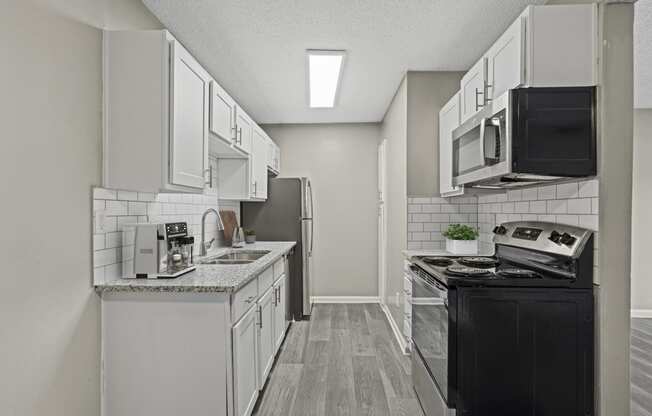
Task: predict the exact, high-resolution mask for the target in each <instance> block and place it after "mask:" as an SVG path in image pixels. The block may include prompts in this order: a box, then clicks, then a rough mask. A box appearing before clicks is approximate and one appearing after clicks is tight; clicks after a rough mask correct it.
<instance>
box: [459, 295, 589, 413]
mask: <svg viewBox="0 0 652 416" xmlns="http://www.w3.org/2000/svg"><path fill="white" fill-rule="evenodd" d="M458 290H459V292H458V293H459V303H458V308H459V309H458V338H457V339H458V343H457V345H458V347H457V352H458V355H457V360H458V383H457V385H458V396H457V397H458V401H457V411H458V415H463V416H471V415H473V416H475V415H486V414H491V415H494V414H496V415H505V416H520V415H526V414H540V415H558V416H576V415H593V414H594V412H593V390H594V385H593V365H594V362H593V294H592V292H591V290H563V289H506V288H501V289H468V288H460V289H458ZM498 374H499V375H500V376H499V377H497V376H496V375H498ZM560 397H564V400H560V399H559V398H560Z"/></svg>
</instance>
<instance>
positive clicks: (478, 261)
mask: <svg viewBox="0 0 652 416" xmlns="http://www.w3.org/2000/svg"><path fill="white" fill-rule="evenodd" d="M457 262H458V263H459V264H462V265H464V266H469V267H476V268H483V267H495V266H496V264H498V260H496V259H495V258H493V257H462V258H460V259H458V260H457Z"/></svg>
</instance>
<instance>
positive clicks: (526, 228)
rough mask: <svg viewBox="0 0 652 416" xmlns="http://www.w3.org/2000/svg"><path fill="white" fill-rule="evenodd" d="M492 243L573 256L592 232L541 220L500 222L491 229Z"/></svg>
mask: <svg viewBox="0 0 652 416" xmlns="http://www.w3.org/2000/svg"><path fill="white" fill-rule="evenodd" d="M493 232H494V238H493V240H494V243H496V244H504V245H509V246H515V247H524V248H529V249H533V250H538V251H542V252H548V253H555V254H562V255H565V256H574V255H576V254H577V253H579V252H580V251H581V250H582V248H583V247H584V244H585V243H586V242H587V241H588V239H589V238H590V237H591V235H592V234H593V232H592V231H591V230H587V229H584V228H580V227H576V226H572V225H567V224H555V223H549V222H542V221H514V222H506V223H502V224H500V225H498V226H496V228H494V230H493Z"/></svg>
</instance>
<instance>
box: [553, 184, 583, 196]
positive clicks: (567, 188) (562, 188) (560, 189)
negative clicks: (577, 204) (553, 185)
mask: <svg viewBox="0 0 652 416" xmlns="http://www.w3.org/2000/svg"><path fill="white" fill-rule="evenodd" d="M578 196H579V190H578V186H577V182H571V183H561V184H559V185H557V198H577V197H578Z"/></svg>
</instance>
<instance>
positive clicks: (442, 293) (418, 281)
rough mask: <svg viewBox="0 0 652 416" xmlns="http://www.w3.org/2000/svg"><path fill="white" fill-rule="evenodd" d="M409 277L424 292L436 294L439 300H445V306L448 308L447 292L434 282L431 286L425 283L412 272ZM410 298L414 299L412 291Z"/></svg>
mask: <svg viewBox="0 0 652 416" xmlns="http://www.w3.org/2000/svg"><path fill="white" fill-rule="evenodd" d="M410 275H411V276H412V282H413V283H416V284H418V285H421V286H422V287H424V288H425V289H426V290H429V291H431V292H436V293H437V295H439V297H440V298H442V299H444V300H446V306H448V301H447V299H448V290H447V289H446V288H445V287H444V286H443V285H441V284H440V283H437V282H435V284H434V285H432V284H431V283H430V282H428V281H426V280H425V279H423V278H421V276H419V275H418V274H416V273H414V272H413V271H412V270H410ZM412 297H414V290H413V291H412Z"/></svg>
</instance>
